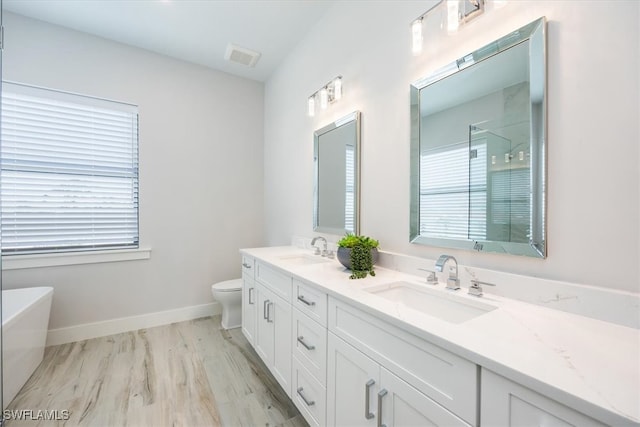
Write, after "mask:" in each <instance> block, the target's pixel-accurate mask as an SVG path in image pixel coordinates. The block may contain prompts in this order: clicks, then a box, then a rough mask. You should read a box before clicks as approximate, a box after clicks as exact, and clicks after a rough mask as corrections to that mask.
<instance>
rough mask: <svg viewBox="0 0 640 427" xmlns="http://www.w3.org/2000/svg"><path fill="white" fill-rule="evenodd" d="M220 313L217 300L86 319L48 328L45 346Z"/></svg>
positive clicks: (220, 308) (220, 309)
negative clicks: (82, 322) (154, 311)
mask: <svg viewBox="0 0 640 427" xmlns="http://www.w3.org/2000/svg"><path fill="white" fill-rule="evenodd" d="M220 313H222V306H221V305H220V304H219V303H217V302H212V303H209V304H201V305H194V306H191V307H183V308H177V309H174V310H167V311H159V312H156V313H148V314H141V315H139V316H131V317H121V318H118V319H111V320H105V321H102V322H94V323H85V324H83V325H77V326H69V327H66V328H58V329H50V330H49V332H48V333H47V347H48V346H51V345H59V344H66V343H69V342H75V341H82V340H87V339H91V338H98V337H104V336H107V335H113V334H119V333H122V332H129V331H136V330H138V329H144V328H152V327H154V326H161V325H168V324H170V323H175V322H183V321H185V320H192V319H198V318H200V317H207V316H214V315H216V314H220Z"/></svg>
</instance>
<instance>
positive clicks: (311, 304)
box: [298, 295, 316, 307]
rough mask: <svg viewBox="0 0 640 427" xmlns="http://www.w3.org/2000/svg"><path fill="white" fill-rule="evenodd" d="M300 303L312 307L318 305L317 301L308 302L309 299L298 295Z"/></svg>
mask: <svg viewBox="0 0 640 427" xmlns="http://www.w3.org/2000/svg"><path fill="white" fill-rule="evenodd" d="M298 301H300V302H302V303H303V304H306V305H308V306H310V307H312V306H314V305H316V303H315V301H307V299H306V298H305V297H304V295H298Z"/></svg>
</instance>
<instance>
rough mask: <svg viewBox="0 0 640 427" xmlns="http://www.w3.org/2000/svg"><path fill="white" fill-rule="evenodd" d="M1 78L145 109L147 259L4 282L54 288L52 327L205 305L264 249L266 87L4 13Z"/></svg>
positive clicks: (23, 273) (7, 276)
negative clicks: (215, 287)
mask: <svg viewBox="0 0 640 427" xmlns="http://www.w3.org/2000/svg"><path fill="white" fill-rule="evenodd" d="M5 41H6V49H5V51H4V54H3V66H4V69H3V78H4V79H7V80H13V81H18V82H23V83H28V84H34V85H40V86H45V87H51V88H55V89H61V90H67V91H72V92H78V93H82V94H87V95H93V96H98V97H104V98H110V99H116V100H121V101H126V102H130V103H135V104H138V105H139V112H140V236H141V243H142V246H149V247H151V249H152V254H151V259H149V260H144V261H127V262H117V263H107V264H90V265H80V266H70V267H48V268H36V269H29V270H9V271H4V272H3V280H2V283H3V286H4V288H5V289H11V288H18V287H23V286H34V285H52V286H53V287H54V288H55V293H54V302H53V308H52V314H51V321H50V324H49V327H50V328H52V329H54V328H62V327H66V326H73V325H78V324H83V323H88V322H97V321H102V320H108V319H114V318H119V317H128V316H134V315H141V314H145V313H151V312H157V311H164V310H171V309H177V308H182V307H188V306H194V305H198V304H205V303H210V302H212V301H213V298H212V296H211V291H210V285H211V284H212V283H214V282H216V281H219V280H224V279H231V278H234V277H239V276H240V255H239V253H238V249H239V248H241V247H252V246H260V245H263V244H264V238H263V236H264V234H263V206H262V205H263V203H262V197H263V189H262V175H263V163H262V162H263V154H262V150H263V91H264V88H263V85H262V84H261V83H258V82H255V81H250V80H246V79H243V78H239V77H234V76H231V75H228V74H225V73H221V72H217V71H213V70H211V69H207V68H204V67H200V66H196V65H192V64H189V63H186V62H181V61H177V60H174V59H170V58H168V57H164V56H161V55H157V54H154V53H150V52H147V51H144V50H141V49H137V48H132V47H128V46H125V45H121V44H118V43H114V42H110V41H107V40H104V39H101V38H97V37H93V36H90V35H87V34H83V33H79V32H75V31H70V30H66V29H63V28H61V27H57V26H53V25H49V24H46V23H43V22H40V21H35V20H31V19H27V18H24V17H21V16H19V15H14V14H10V13H6V14H5Z"/></svg>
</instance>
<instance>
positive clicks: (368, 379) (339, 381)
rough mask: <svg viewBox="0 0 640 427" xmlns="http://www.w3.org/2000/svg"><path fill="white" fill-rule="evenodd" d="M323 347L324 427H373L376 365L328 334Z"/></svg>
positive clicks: (377, 374)
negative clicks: (325, 414) (324, 354)
mask: <svg viewBox="0 0 640 427" xmlns="http://www.w3.org/2000/svg"><path fill="white" fill-rule="evenodd" d="M327 348H328V357H327V362H328V366H327V421H328V422H327V424H328V425H330V426H350V427H357V426H376V421H377V420H376V417H377V405H376V397H377V392H378V390H379V387H378V383H379V375H380V374H379V372H380V367H379V365H378V364H377V363H376V362H374V361H373V360H371V359H369V358H368V357H367V356H365V355H364V354H363V353H361V352H360V351H359V350H356V349H355V348H354V347H352V346H351V345H350V344H347V343H346V342H345V341H343V340H342V339H341V338H338V337H336V336H335V335H333V334H331V333H330V334H329V337H328V345H327Z"/></svg>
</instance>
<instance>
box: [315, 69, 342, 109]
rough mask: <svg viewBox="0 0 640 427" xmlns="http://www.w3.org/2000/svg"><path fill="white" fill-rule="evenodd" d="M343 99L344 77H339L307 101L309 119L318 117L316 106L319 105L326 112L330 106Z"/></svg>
mask: <svg viewBox="0 0 640 427" xmlns="http://www.w3.org/2000/svg"><path fill="white" fill-rule="evenodd" d="M340 99H342V76H338V77H336V78H334V79H332V80H331V81H329V82H328V83H327V84H325V85H324V86H323V87H321V88H320V89H318V90H317V91H315V92H314V93H313V94H312V95H311V96H310V97H309V99H308V100H307V114H308V115H309V117H313V116H315V115H316V105H317V104H319V105H320V108H321V109H322V110H325V109H326V108H327V107H328V106H329V104H333V103H334V102H336V101H338V100H340Z"/></svg>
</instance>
